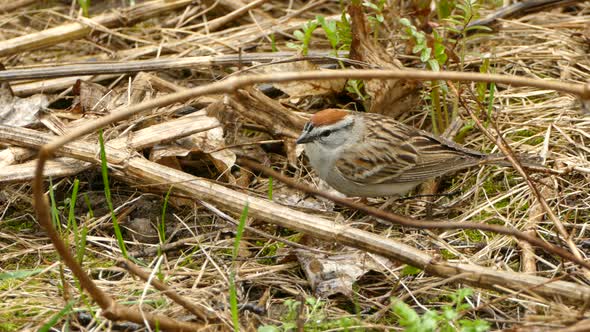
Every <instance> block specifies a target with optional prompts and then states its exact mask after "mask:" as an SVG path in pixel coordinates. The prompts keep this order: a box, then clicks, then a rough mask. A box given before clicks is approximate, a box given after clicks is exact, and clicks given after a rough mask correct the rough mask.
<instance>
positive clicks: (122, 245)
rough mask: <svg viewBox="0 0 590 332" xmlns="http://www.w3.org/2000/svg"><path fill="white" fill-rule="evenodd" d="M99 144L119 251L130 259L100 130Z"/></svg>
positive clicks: (104, 181)
mask: <svg viewBox="0 0 590 332" xmlns="http://www.w3.org/2000/svg"><path fill="white" fill-rule="evenodd" d="M98 142H99V144H100V166H101V173H102V181H103V184H104V195H105V197H106V201H107V205H108V206H109V210H110V211H111V219H112V220H113V229H114V230H115V237H116V238H117V243H118V244H119V249H121V253H122V254H123V257H125V258H129V256H128V254H127V248H125V242H124V241H123V234H122V233H121V228H120V227H119V222H118V220H117V216H116V215H115V210H114V209H113V200H112V198H111V189H110V186H109V174H108V173H109V172H108V167H107V154H106V151H105V147H104V138H103V136H102V130H99V132H98Z"/></svg>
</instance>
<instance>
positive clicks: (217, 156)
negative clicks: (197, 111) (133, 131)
mask: <svg viewBox="0 0 590 332" xmlns="http://www.w3.org/2000/svg"><path fill="white" fill-rule="evenodd" d="M203 116H206V115H204V112H203ZM192 152H202V153H205V154H207V155H208V156H209V157H210V158H211V161H212V162H213V163H214V164H215V167H216V168H217V169H218V170H219V171H220V172H221V173H224V172H226V171H227V170H229V169H230V168H231V167H232V166H233V165H234V164H235V163H236V155H235V154H234V153H233V152H232V151H231V150H229V149H226V148H225V139H224V137H223V128H221V127H216V128H212V129H209V130H207V131H204V132H200V133H196V134H193V135H190V136H187V137H183V138H181V139H178V140H176V141H174V142H173V143H170V144H162V145H156V146H154V148H153V149H152V151H151V153H150V157H149V159H150V160H151V161H159V160H160V159H162V158H165V157H185V156H187V155H188V154H189V153H192Z"/></svg>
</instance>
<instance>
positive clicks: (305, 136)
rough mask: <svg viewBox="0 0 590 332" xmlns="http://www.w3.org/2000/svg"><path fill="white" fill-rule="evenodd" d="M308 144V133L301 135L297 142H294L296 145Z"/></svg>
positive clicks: (309, 140) (309, 139)
mask: <svg viewBox="0 0 590 332" xmlns="http://www.w3.org/2000/svg"><path fill="white" fill-rule="evenodd" d="M309 142H311V137H310V136H309V133H308V132H306V131H304V132H303V133H301V136H299V138H297V140H296V141H295V143H296V144H305V143H309Z"/></svg>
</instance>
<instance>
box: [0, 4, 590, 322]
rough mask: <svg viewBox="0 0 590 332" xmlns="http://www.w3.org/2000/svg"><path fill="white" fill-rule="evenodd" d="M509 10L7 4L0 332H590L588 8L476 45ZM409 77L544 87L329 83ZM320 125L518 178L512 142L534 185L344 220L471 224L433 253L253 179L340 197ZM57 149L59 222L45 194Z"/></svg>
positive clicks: (409, 237)
mask: <svg viewBox="0 0 590 332" xmlns="http://www.w3.org/2000/svg"><path fill="white" fill-rule="evenodd" d="M353 3H356V1H353ZM359 3H360V1H359ZM246 4H249V5H248V6H250V7H247V8H246V9H247V10H244V9H243V8H244V6H246ZM500 5H501V4H493V3H492V2H485V3H483V4H481V3H479V2H478V3H470V2H468V1H467V2H462V1H460V0H458V2H455V0H451V1H440V2H436V6H434V7H433V8H434V9H431V8H430V5H426V6H424V5H423V4H422V6H423V7H420V6H421V4H420V3H419V2H418V1H414V2H405V1H380V0H373V1H372V2H371V1H369V0H367V1H365V2H363V3H362V4H350V3H349V1H335V0H333V1H328V0H316V1H300V0H292V1H279V0H256V1H245V0H244V1H229V0H217V1H187V0H172V1H164V0H156V1H150V2H144V1H136V3H135V5H133V4H132V1H122V0H121V1H107V0H104V1H92V2H90V5H89V7H88V13H87V14H85V13H83V10H82V9H80V7H79V4H78V2H75V1H71V2H66V1H49V0H47V1H26V0H20V1H13V2H12V3H9V2H8V1H3V2H1V3H0V40H1V42H0V63H1V64H2V65H4V67H5V70H1V71H0V84H2V86H1V87H0V100H2V103H1V104H2V105H0V148H1V150H0V164H1V165H2V169H0V331H22V330H30V331H33V330H40V329H42V328H46V329H47V330H50V328H53V329H54V330H63V331H65V330H76V329H79V330H83V331H86V330H88V331H90V330H92V331H103V330H104V331H110V330H120V329H128V330H149V328H147V327H146V324H147V323H148V322H149V323H151V324H152V327H151V330H157V329H163V330H174V329H178V330H182V329H185V330H190V329H206V330H223V331H225V330H244V331H253V330H258V331H289V330H299V331H303V330H305V331H326V330H330V331H346V330H348V331H351V330H357V331H364V330H375V331H380V330H383V331H384V330H410V331H429V330H430V331H435V330H437V331H454V330H463V331H486V330H501V329H510V328H513V329H518V330H521V331H529V330H530V331H537V330H545V329H551V330H553V331H559V330H561V329H564V331H565V329H567V328H571V329H572V331H573V330H574V329H578V330H580V331H582V330H584V329H585V328H587V327H588V326H589V324H588V322H589V321H588V318H589V317H587V315H588V314H587V313H586V312H587V310H586V309H587V307H588V303H590V272H589V270H587V269H584V268H582V267H581V266H580V264H578V263H576V259H575V258H571V256H572V255H573V256H576V257H578V260H580V259H582V260H583V259H585V257H586V251H587V250H588V248H589V245H590V242H589V238H590V233H589V232H590V230H588V229H587V221H588V218H589V216H590V213H589V208H590V195H589V191H590V186H589V185H588V184H589V183H590V161H589V160H588V157H589V154H590V148H589V147H588V146H587V143H588V145H590V120H589V119H588V117H587V114H588V109H587V108H588V107H590V106H589V105H590V102H589V101H588V100H583V99H581V98H580V96H576V93H575V91H581V92H580V93H579V94H580V95H581V94H583V93H584V90H583V84H586V83H587V82H588V78H589V77H590V58H589V56H588V54H590V23H589V22H590V3H589V2H579V1H578V2H576V1H573V2H569V3H568V4H561V6H557V7H554V8H551V9H544V10H541V11H538V10H532V11H530V12H529V13H528V14H525V13H522V12H516V13H515V14H514V15H513V16H511V17H503V18H498V19H497V20H495V21H493V22H491V23H490V22H481V23H482V25H474V24H473V23H474V21H476V19H479V18H484V17H486V16H487V15H489V14H493V13H497V11H498V9H499V8H500ZM359 13H360V14H359ZM484 25H485V26H484ZM402 66H403V67H406V68H411V69H419V70H423V71H429V72H440V73H445V72H447V71H455V72H461V73H483V74H485V73H490V74H500V75H511V76H510V77H512V76H517V77H521V78H524V79H526V80H527V81H530V82H529V83H530V84H529V83H527V81H524V82H520V83H515V84H510V83H509V80H508V81H507V80H504V81H502V80H494V79H490V80H488V81H478V82H475V81H472V80H471V77H472V76H468V77H467V78H465V79H463V80H461V82H458V81H453V80H450V79H448V78H445V77H444V76H441V77H440V78H432V77H428V78H427V79H424V78H419V77H414V76H412V75H414V74H412V73H410V74H408V75H409V76H407V78H409V80H401V79H399V78H392V79H390V80H388V81H385V80H376V79H372V80H369V79H367V78H368V77H369V76H370V74H367V75H368V76H366V77H363V78H364V79H351V78H350V77H347V76H346V75H350V73H349V72H341V73H343V74H341V75H340V76H338V75H339V74H335V75H334V77H331V78H329V79H320V78H319V76H321V75H322V74H326V73H329V72H330V71H332V72H340V71H337V70H338V69H355V70H359V69H383V70H396V69H399V68H402ZM284 72H295V74H296V73H303V72H309V73H312V74H311V75H312V76H313V74H314V73H315V74H317V75H318V77H316V78H313V77H312V79H308V80H305V81H302V80H295V79H296V78H297V77H296V75H295V74H287V76H282V75H283V74H282V73H284ZM253 75H266V76H264V78H265V79H266V81H267V82H263V81H264V80H261V81H254V79H252V77H254V76H253ZM288 75H291V76H288ZM475 76H476V75H475ZM475 76H473V77H475ZM240 77H242V78H244V77H246V81H239V80H238V78H240ZM281 77H283V78H284V77H287V78H289V77H292V78H294V80H289V81H287V82H280V83H279V82H276V80H277V79H278V78H281ZM478 77H480V78H481V77H482V76H478ZM507 77H508V76H507ZM347 78H348V79H347ZM273 79H274V80H275V82H269V81H270V80H273ZM543 81H551V82H552V81H559V82H562V83H571V85H567V84H564V85H563V88H560V87H557V88H551V87H552V86H551V87H550V86H545V85H542V83H538V82H543ZM252 83H256V84H252ZM224 84H225V85H224ZM556 86H557V85H556ZM200 88H202V89H201V90H199V89H200ZM575 89H578V90H575ZM572 91H574V92H572ZM587 92H588V90H586V92H585V93H586V95H588V93H587ZM586 97H587V96H586ZM325 108H343V109H348V110H357V111H363V112H378V113H382V114H385V115H388V116H392V117H394V118H395V119H396V120H398V121H400V122H403V123H405V124H407V125H410V126H414V127H417V128H421V129H423V130H426V131H429V132H434V133H436V134H441V135H442V134H443V133H444V134H445V135H446V136H447V137H449V138H451V139H453V140H455V141H457V142H458V143H460V144H463V145H465V146H466V147H468V148H471V149H474V150H478V151H482V152H486V153H505V152H506V151H505V148H503V147H502V144H501V143H500V144H499V143H498V142H501V141H502V140H499V139H497V137H501V138H503V142H505V143H506V145H507V146H509V147H510V149H511V150H512V151H514V153H516V154H528V155H532V156H537V157H538V158H537V160H538V163H537V164H538V165H537V166H538V167H537V168H536V170H535V169H532V168H531V169H529V168H525V169H524V172H519V171H518V170H516V169H515V168H514V167H512V166H511V165H510V163H509V162H507V165H506V166H491V165H482V166H479V167H472V168H469V169H466V170H462V171H459V172H455V173H451V174H448V175H445V176H443V177H442V178H437V179H434V180H432V181H430V182H427V183H425V184H423V185H422V186H420V187H418V188H416V189H414V190H413V191H412V192H410V193H409V194H407V195H405V196H404V197H403V198H402V199H397V198H388V197H375V198H368V199H365V200H361V201H359V200H358V199H356V198H353V203H352V204H353V205H357V206H358V205H361V206H369V207H373V208H376V209H379V210H381V211H386V212H389V213H390V216H391V214H395V215H402V216H407V217H410V218H412V219H414V220H419V221H424V223H425V224H426V221H428V220H431V221H432V220H436V221H438V223H440V225H445V224H449V223H452V222H455V223H463V224H466V225H473V224H476V227H471V226H469V227H466V228H461V227H448V229H439V228H436V227H434V228H433V227H429V228H421V229H419V228H416V227H409V226H412V225H413V224H412V222H409V223H406V224H402V225H400V224H399V223H396V220H397V219H395V218H397V217H396V216H393V217H391V218H390V217H384V218H377V217H375V216H374V215H375V214H373V212H370V211H368V210H363V209H360V210H359V209H356V208H354V207H351V205H349V204H347V203H346V202H344V203H341V202H334V201H333V200H331V199H329V198H326V197H320V196H319V195H317V194H313V193H311V192H305V191H300V190H297V189H294V188H292V186H290V185H288V184H287V183H285V182H283V181H282V178H281V177H280V176H279V175H276V176H269V173H268V172H266V171H263V170H262V171H261V169H259V168H257V167H255V166H253V165H251V162H250V163H249V162H248V161H247V160H246V159H245V157H249V158H251V159H254V160H257V161H258V162H260V163H261V164H263V165H264V166H266V167H269V168H271V169H273V170H275V171H277V172H279V173H282V174H283V176H288V177H290V178H293V179H295V180H296V182H297V183H299V184H304V185H307V186H308V187H313V188H319V189H320V190H321V192H323V193H328V194H332V195H336V196H338V193H336V192H335V191H334V190H333V189H331V188H329V187H328V186H327V185H326V184H324V183H323V182H321V181H320V180H319V179H318V177H317V175H316V173H315V172H314V170H313V169H312V168H311V167H310V166H309V164H308V161H307V158H306V157H305V153H304V152H303V151H302V147H301V146H297V145H296V144H295V139H296V138H297V136H298V134H299V133H300V132H301V130H302V128H303V125H304V124H305V122H306V121H307V119H308V118H309V115H311V114H313V113H315V112H317V111H319V110H322V109H325ZM125 112H128V113H125ZM130 112H134V113H133V114H131V113H130ZM117 115H122V116H119V117H118V118H115V117H116V116H117ZM101 119H102V120H105V119H106V122H103V123H100V124H97V123H98V122H97V121H100V120H101ZM476 119H477V120H479V121H475V120H476ZM478 122H479V123H478ZM98 128H102V131H100V139H99V130H98ZM486 132H488V133H489V134H490V136H491V137H488V136H486ZM58 135H59V136H65V137H68V139H67V145H66V146H65V147H63V148H61V149H59V148H58V149H57V150H55V151H54V152H55V153H54V154H53V157H54V159H51V160H50V161H48V162H47V163H46V164H45V170H44V176H45V181H44V182H43V184H44V188H43V189H44V190H45V192H46V194H47V196H48V202H49V207H46V206H44V205H42V204H41V203H40V202H39V201H36V200H35V197H34V195H33V194H34V190H33V186H32V185H31V181H32V180H33V178H34V176H35V173H34V172H35V166H36V163H37V159H36V158H37V157H38V154H37V151H38V150H39V148H41V146H43V145H45V144H48V143H49V142H51V141H52V140H53V138H55V137H57V136H58ZM68 135H70V136H68ZM101 140H102V141H104V145H103V146H104V149H101V144H99V141H101ZM103 151H104V153H103ZM540 169H545V170H546V171H541V170H540ZM340 197H341V196H340ZM543 202H546V204H543ZM343 204H347V205H343ZM35 208H37V210H36V209H35ZM46 208H47V209H46ZM44 209H45V210H44ZM42 210H44V211H49V214H46V215H45V217H43V213H41V212H40V211H42ZM44 218H45V219H44ZM387 218H389V219H387ZM50 219H51V221H50V222H49V220H50ZM45 221H48V223H50V224H53V227H55V229H56V233H55V234H57V235H58V238H59V239H61V241H62V242H61V243H65V245H66V247H67V248H69V251H70V252H72V253H73V257H70V258H67V257H64V256H63V255H64V254H63V252H62V251H59V250H56V249H55V247H54V245H53V243H55V241H56V240H55V239H53V238H51V237H50V236H48V235H50V234H51V233H48V231H47V228H46V227H44V226H42V225H45V223H44V222H45ZM435 225H436V224H435ZM449 225H454V224H449ZM477 225H494V226H490V227H492V228H485V227H481V229H477V228H478V227H477ZM418 226H419V225H418ZM496 226H498V227H500V226H503V227H500V228H502V229H504V230H511V231H509V232H508V231H506V232H503V231H500V232H496V231H494V228H493V227H496ZM512 230H517V231H512ZM511 232H512V233H511ZM515 234H516V235H515ZM522 234H525V236H521V235H522ZM526 236H529V237H533V238H535V239H537V240H538V239H541V240H543V241H544V243H546V244H547V246H545V245H543V246H542V247H540V246H539V245H531V244H530V243H529V242H527V240H526V239H527V238H526ZM52 241H53V243H52ZM556 246H557V247H560V248H562V249H563V250H565V251H567V252H569V256H568V255H565V254H564V255H562V254H559V253H558V252H556V251H553V252H550V251H548V250H551V248H554V247H556ZM546 247H549V249H547V248H546ZM563 250H562V251H563ZM132 262H133V263H132ZM134 264H136V265H134ZM75 266H78V267H81V270H79V271H78V270H76V268H75ZM79 273H83V274H84V275H86V276H89V277H90V278H88V280H86V279H84V278H82V279H81V277H80V274H79ZM148 280H149V281H155V282H156V283H157V282H160V283H159V284H156V283H154V284H151V285H150V284H149V283H148ZM93 286H98V290H97V289H94V288H92V287H93ZM83 289H84V290H83ZM100 291H102V292H103V293H100ZM171 293H174V294H173V295H170V294H171ZM101 294H102V295H101ZM100 296H105V297H104V298H102V299H101V298H100ZM105 299H106V300H105ZM110 299H112V300H114V301H115V302H116V303H117V304H116V305H115V306H110V305H111V304H112V303H111V302H110ZM113 308H117V310H114V309H113ZM121 308H124V310H123V309H121ZM154 315H159V316H157V317H156V316H154ZM105 316H107V317H114V318H116V319H114V320H109V319H107V318H106V317H105ZM155 321H158V323H154V322H155ZM160 324H162V325H160ZM183 324H185V325H183Z"/></svg>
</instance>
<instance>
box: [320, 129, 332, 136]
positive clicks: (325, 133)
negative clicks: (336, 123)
mask: <svg viewBox="0 0 590 332" xmlns="http://www.w3.org/2000/svg"><path fill="white" fill-rule="evenodd" d="M331 134H332V131H331V130H326V131H324V132H323V133H321V134H320V137H328V136H330V135H331Z"/></svg>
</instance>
